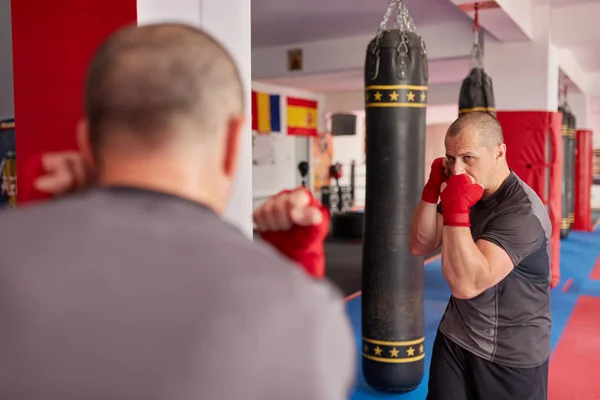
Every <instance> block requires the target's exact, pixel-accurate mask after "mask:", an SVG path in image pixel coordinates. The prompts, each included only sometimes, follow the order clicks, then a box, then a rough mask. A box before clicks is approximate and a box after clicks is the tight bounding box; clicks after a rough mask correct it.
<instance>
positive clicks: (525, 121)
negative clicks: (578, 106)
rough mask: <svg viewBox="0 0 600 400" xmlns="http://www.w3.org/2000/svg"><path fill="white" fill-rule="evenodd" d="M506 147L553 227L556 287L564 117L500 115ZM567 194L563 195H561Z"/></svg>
mask: <svg viewBox="0 0 600 400" xmlns="http://www.w3.org/2000/svg"><path fill="white" fill-rule="evenodd" d="M496 117H497V118H498V122H500V125H502V130H503V132H504V143H506V147H507V148H508V150H507V152H506V161H507V162H508V166H509V167H510V169H511V170H513V171H514V173H515V174H517V176H519V178H521V179H522V180H523V181H524V182H525V183H526V184H527V185H528V186H529V187H531V188H532V189H533V190H534V191H535V192H536V193H537V195H538V196H539V197H540V199H542V201H543V202H544V204H546V208H547V210H548V214H549V216H550V222H551V223H552V236H551V238H550V247H551V250H552V258H551V265H550V267H551V270H552V283H551V286H552V287H554V286H556V284H558V282H559V281H560V227H561V215H562V211H561V203H562V200H561V184H562V181H561V180H562V176H563V173H562V169H563V141H562V140H561V122H560V121H561V118H562V117H561V114H560V113H559V112H547V111H498V113H497V115H496ZM562 193H564V192H562Z"/></svg>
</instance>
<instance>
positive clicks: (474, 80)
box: [458, 8, 496, 117]
mask: <svg viewBox="0 0 600 400" xmlns="http://www.w3.org/2000/svg"><path fill="white" fill-rule="evenodd" d="M480 30H481V28H480V26H479V11H478V9H477V8H476V9H475V21H474V25H473V31H474V32H475V41H474V42H473V49H472V51H471V72H470V73H469V75H468V76H467V77H466V78H465V79H464V80H463V82H462V85H461V87H460V94H459V97H458V115H459V116H461V115H464V114H466V113H469V112H474V111H483V112H487V113H490V114H492V115H493V116H494V117H495V116H496V101H495V100H494V87H493V85H492V78H490V76H489V75H488V74H487V73H486V72H485V70H484V68H483V48H482V46H481V43H480V38H479V32H480Z"/></svg>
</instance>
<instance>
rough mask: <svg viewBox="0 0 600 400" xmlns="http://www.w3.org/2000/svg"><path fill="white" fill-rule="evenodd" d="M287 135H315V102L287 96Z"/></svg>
mask: <svg viewBox="0 0 600 400" xmlns="http://www.w3.org/2000/svg"><path fill="white" fill-rule="evenodd" d="M287 124H288V135H301V136H317V102H316V101H314V100H305V99H296V98H293V97H288V98H287Z"/></svg>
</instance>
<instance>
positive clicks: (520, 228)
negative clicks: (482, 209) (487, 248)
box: [479, 206, 545, 266]
mask: <svg viewBox="0 0 600 400" xmlns="http://www.w3.org/2000/svg"><path fill="white" fill-rule="evenodd" d="M544 238H545V232H544V228H543V226H542V224H541V222H540V220H539V219H538V218H537V217H536V216H535V214H534V213H533V210H532V209H531V207H524V206H523V207H515V208H510V209H507V210H505V211H503V212H502V213H500V214H498V215H496V216H495V217H494V218H493V219H492V220H491V221H489V222H488V224H487V226H486V227H485V229H484V231H483V233H482V234H481V235H480V236H479V240H482V239H483V240H487V241H489V242H492V243H494V244H495V245H496V246H499V247H500V248H502V249H504V251H506V253H507V254H508V256H509V257H510V259H511V260H512V262H513V264H514V265H515V266H517V265H519V264H520V263H521V261H523V259H525V258H526V257H527V256H529V255H530V254H532V253H534V252H536V251H537V250H539V248H540V246H541V245H542V243H543V242H544Z"/></svg>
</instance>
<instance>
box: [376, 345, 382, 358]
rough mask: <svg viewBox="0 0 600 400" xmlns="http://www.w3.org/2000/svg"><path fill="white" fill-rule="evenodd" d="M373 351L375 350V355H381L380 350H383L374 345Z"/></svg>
mask: <svg viewBox="0 0 600 400" xmlns="http://www.w3.org/2000/svg"><path fill="white" fill-rule="evenodd" d="M374 351H375V355H376V356H380V355H381V352H382V351H383V350H381V347H379V346H377V347H375V350H374Z"/></svg>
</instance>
